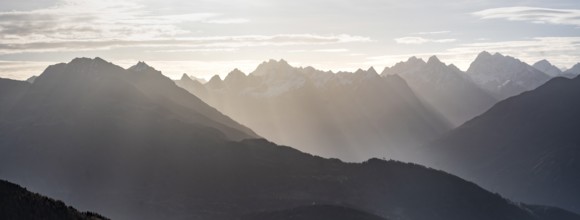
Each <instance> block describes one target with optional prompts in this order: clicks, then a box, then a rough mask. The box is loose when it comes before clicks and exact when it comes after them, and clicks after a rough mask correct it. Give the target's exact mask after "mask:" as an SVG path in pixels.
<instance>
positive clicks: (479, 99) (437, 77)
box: [381, 56, 497, 126]
mask: <svg viewBox="0 0 580 220" xmlns="http://www.w3.org/2000/svg"><path fill="white" fill-rule="evenodd" d="M395 74H396V75H400V76H401V77H402V78H403V79H405V81H407V82H408V84H409V86H410V87H411V88H412V89H413V91H414V92H415V93H416V94H417V95H418V96H419V97H420V98H421V99H423V100H424V101H425V102H426V103H428V104H429V105H430V106H432V107H433V109H434V110H436V111H437V112H439V113H440V114H441V115H442V116H444V117H445V118H446V119H447V120H448V121H449V122H451V123H452V124H453V125H454V126H459V125H461V124H463V123H464V122H465V121H467V120H469V119H471V118H473V117H475V116H477V115H479V114H481V113H483V112H485V111H486V110H487V109H489V108H490V107H491V106H492V105H493V104H495V103H496V102H497V100H496V99H495V98H493V97H492V96H491V95H490V94H489V93H488V92H486V91H484V90H483V89H481V88H479V86H478V85H477V84H475V83H474V82H473V81H472V80H471V79H470V78H469V77H467V76H466V74H465V73H463V72H462V71H461V70H459V69H457V67H455V66H453V65H449V66H447V65H445V64H444V63H442V62H441V61H439V59H437V57H435V56H432V57H431V58H429V60H428V62H424V61H423V60H421V59H418V58H415V57H411V58H409V60H407V61H406V62H400V63H397V64H396V65H395V66H393V67H391V68H385V70H384V71H383V73H382V74H381V75H383V76H386V75H395Z"/></svg>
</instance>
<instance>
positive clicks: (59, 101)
mask: <svg viewBox="0 0 580 220" xmlns="http://www.w3.org/2000/svg"><path fill="white" fill-rule="evenodd" d="M137 66H139V67H140V68H135V67H132V68H130V69H129V70H125V69H123V68H121V67H119V66H116V65H113V64H111V63H108V62H106V61H104V60H102V59H100V58H95V59H88V58H77V59H74V60H73V61H71V62H70V63H68V64H57V65H53V66H50V67H48V68H47V69H46V70H45V72H44V73H43V74H42V75H40V76H39V77H38V78H37V79H36V80H35V83H34V84H33V85H32V86H30V88H29V89H28V91H27V93H26V95H25V96H23V97H22V99H21V100H20V101H19V102H18V103H17V104H16V106H14V108H15V109H14V110H13V111H12V114H13V116H10V117H13V118H6V120H7V121H8V122H14V123H19V122H18V121H16V120H18V119H19V118H26V120H27V121H30V122H33V123H37V124H43V123H51V122H49V121H53V122H56V121H58V120H66V119H70V118H71V117H79V118H81V119H90V117H93V116H95V115H98V116H102V115H107V116H111V119H113V118H114V117H118V118H119V119H120V120H126V121H131V123H129V124H134V125H137V123H146V122H151V123H153V122H154V121H156V120H180V121H184V122H186V123H189V124H194V125H196V126H198V127H200V128H201V127H208V128H207V129H208V130H211V129H216V130H219V132H221V133H223V134H224V135H226V136H227V137H228V138H230V139H234V140H238V139H243V138H252V137H257V135H255V134H254V133H253V132H252V131H251V130H250V129H248V128H246V127H244V126H242V125H240V124H238V123H237V122H235V121H233V120H231V119H230V118H229V117H227V116H225V115H223V114H221V113H220V112H218V111H217V110H215V109H214V108H212V107H210V106H208V105H207V104H205V103H204V102H203V101H201V100H200V99H198V98H197V97H195V96H193V95H191V94H190V93H188V92H187V91H185V90H183V89H180V88H178V87H176V86H175V83H174V82H173V81H171V80H170V79H169V78H167V77H165V76H163V75H161V72H159V71H156V70H154V69H153V68H151V67H148V66H146V64H145V63H140V64H138V65H137ZM137 66H136V67H137ZM117 96H122V97H117ZM118 102H127V103H126V106H124V107H123V108H117V109H116V108H115V107H116V105H115V104H118ZM39 107H40V108H39ZM39 111H42V112H43V113H44V114H47V115H50V117H47V118H34V116H36V115H38V112H39ZM169 112H171V113H173V114H172V115H171V117H172V118H169V117H167V115H169V114H168V113H169ZM147 114H149V116H148V117H145V115H147ZM153 115H159V116H158V117H153ZM28 116H30V117H28ZM12 119H14V120H12ZM45 120H48V121H45ZM96 123H98V122H96Z"/></svg>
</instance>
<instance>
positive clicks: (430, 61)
mask: <svg viewBox="0 0 580 220" xmlns="http://www.w3.org/2000/svg"><path fill="white" fill-rule="evenodd" d="M427 63H431V64H433V63H437V64H442V63H443V62H441V60H439V58H437V56H435V55H433V56H431V57H429V60H427Z"/></svg>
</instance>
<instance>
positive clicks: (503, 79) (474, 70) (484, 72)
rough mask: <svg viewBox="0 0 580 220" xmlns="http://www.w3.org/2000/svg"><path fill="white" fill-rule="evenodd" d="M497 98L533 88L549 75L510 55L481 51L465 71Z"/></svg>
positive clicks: (546, 79) (507, 96) (504, 97)
mask: <svg viewBox="0 0 580 220" xmlns="http://www.w3.org/2000/svg"><path fill="white" fill-rule="evenodd" d="M466 73H467V74H468V75H469V76H470V77H471V78H472V79H473V81H474V82H475V83H477V84H478V85H479V86H480V87H481V88H483V89H484V90H486V91H488V92H489V93H491V94H492V95H493V96H495V97H496V98H497V99H498V100H502V99H506V98H509V97H511V96H514V95H518V94H520V93H522V92H525V91H529V90H533V89H535V88H537V87H538V86H540V85H542V84H544V83H545V82H547V81H548V80H549V79H550V78H551V77H550V76H549V75H548V74H546V73H544V72H542V71H540V70H538V69H536V68H534V67H532V66H530V65H528V64H526V63H524V62H522V61H520V60H518V59H516V58H513V57H510V56H504V55H501V54H499V53H495V54H493V55H492V54H490V53H488V52H481V53H480V54H479V55H478V56H477V58H476V59H475V60H474V61H473V63H471V65H470V66H469V69H467V72H466Z"/></svg>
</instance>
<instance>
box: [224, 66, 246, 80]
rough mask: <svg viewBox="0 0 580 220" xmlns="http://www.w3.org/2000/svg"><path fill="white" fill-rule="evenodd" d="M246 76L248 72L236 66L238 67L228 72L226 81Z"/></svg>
mask: <svg viewBox="0 0 580 220" xmlns="http://www.w3.org/2000/svg"><path fill="white" fill-rule="evenodd" d="M244 77H246V74H245V73H244V72H242V71H241V70H239V69H238V68H236V69H234V70H232V71H230V73H228V75H227V76H226V78H225V79H224V81H230V80H235V79H240V78H244Z"/></svg>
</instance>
